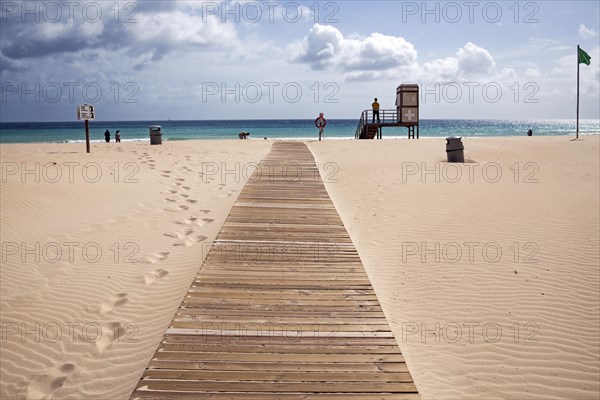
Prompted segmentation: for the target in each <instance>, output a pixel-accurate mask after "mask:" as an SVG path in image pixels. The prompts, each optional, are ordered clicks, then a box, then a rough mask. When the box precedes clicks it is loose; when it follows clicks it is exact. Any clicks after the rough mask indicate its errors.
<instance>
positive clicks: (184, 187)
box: [181, 186, 191, 190]
mask: <svg viewBox="0 0 600 400" xmlns="http://www.w3.org/2000/svg"><path fill="white" fill-rule="evenodd" d="M181 188H182V189H185V190H190V189H191V187H189V186H182V187H181Z"/></svg>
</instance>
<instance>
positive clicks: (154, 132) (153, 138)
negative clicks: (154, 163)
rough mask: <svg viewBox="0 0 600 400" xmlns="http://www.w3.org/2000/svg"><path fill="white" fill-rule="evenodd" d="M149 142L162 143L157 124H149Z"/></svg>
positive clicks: (160, 132)
mask: <svg viewBox="0 0 600 400" xmlns="http://www.w3.org/2000/svg"><path fill="white" fill-rule="evenodd" d="M150 144H162V129H161V127H160V126H159V125H152V126H150Z"/></svg>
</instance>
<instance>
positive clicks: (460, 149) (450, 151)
mask: <svg viewBox="0 0 600 400" xmlns="http://www.w3.org/2000/svg"><path fill="white" fill-rule="evenodd" d="M464 149H465V147H464V146H463V143H462V137H460V136H450V137H447V138H446V155H447V156H448V162H465V154H464Z"/></svg>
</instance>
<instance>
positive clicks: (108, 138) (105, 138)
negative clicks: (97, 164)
mask: <svg viewBox="0 0 600 400" xmlns="http://www.w3.org/2000/svg"><path fill="white" fill-rule="evenodd" d="M104 140H106V143H108V142H110V132H109V131H108V129H107V130H106V132H104Z"/></svg>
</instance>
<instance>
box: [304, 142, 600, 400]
mask: <svg viewBox="0 0 600 400" xmlns="http://www.w3.org/2000/svg"><path fill="white" fill-rule="evenodd" d="M599 142H600V137H599V136H593V137H590V136H587V137H585V138H584V139H583V140H581V141H571V138H567V137H552V138H542V137H533V138H528V137H523V138H494V139H491V138H490V139H487V138H486V139H465V140H464V143H465V146H466V150H465V155H466V157H467V158H468V159H471V160H472V161H476V162H477V163H478V164H474V163H473V164H470V165H469V164H465V165H463V166H461V167H459V168H460V171H461V173H462V176H461V177H458V175H457V172H458V169H457V167H456V166H455V165H450V166H449V165H448V164H447V163H446V162H445V160H446V153H445V141H444V140H443V139H421V140H419V141H407V140H400V141H386V140H384V141H344V142H340V141H328V142H322V143H318V142H316V143H311V144H310V149H311V151H312V152H313V153H314V154H315V156H316V159H317V161H318V162H320V164H321V165H323V166H324V165H326V163H328V162H332V163H334V165H336V167H337V169H338V172H337V173H336V174H335V175H333V176H331V177H330V179H329V180H328V182H326V186H327V190H328V191H329V193H330V195H331V197H332V199H333V201H334V203H335V204H336V207H337V209H338V212H339V213H340V215H341V217H342V220H343V221H344V224H345V225H346V227H347V229H348V230H349V232H350V236H351V237H352V239H353V241H354V243H355V245H356V247H357V248H358V251H359V253H360V256H361V258H362V260H363V263H364V265H365V268H366V269H367V272H368V274H369V277H370V278H371V280H372V282H373V285H374V287H375V290H376V292H377V295H378V297H379V299H380V301H381V302H382V306H383V308H384V311H385V313H386V316H387V318H388V320H389V321H390V323H391V324H392V329H393V330H394V333H395V335H396V338H397V340H398V342H399V344H400V347H401V349H402V351H403V353H404V354H405V356H406V358H407V362H408V366H409V369H410V371H411V373H412V375H413V377H414V379H415V383H416V384H417V387H418V389H419V391H420V393H421V395H422V397H423V398H424V399H432V400H433V399H435V400H439V399H465V398H469V399H482V398H486V399H491V398H502V399H535V398H538V399H540V398H544V399H548V398H557V399H558V398H560V399H598V398H599V396H600V386H599V380H600V375H599V374H600V368H599V367H600V365H599V364H600V355H599V353H600V343H599V342H600V339H599V338H600V322H599V318H600V273H599V269H600V268H599V266H600V256H599V241H600V235H599V232H600V220H599V210H600V204H599V170H600V163H599V159H598V158H599V155H600V151H599ZM436 168H439V170H437V171H439V172H436ZM425 170H427V171H430V173H426V174H424V175H422V172H423V171H425ZM332 171H333V167H332V166H331V165H330V166H329V172H332ZM469 171H472V173H473V174H472V177H470V176H469ZM517 171H518V173H517ZM497 172H500V173H501V174H502V175H501V177H497V176H496V173H497ZM403 173H404V176H403ZM335 180H337V182H335ZM496 180H497V182H495V181H496ZM436 244H437V245H438V246H439V247H438V248H437V249H436ZM484 248H485V250H486V252H485V253H484V252H482V250H484ZM517 248H518V253H517ZM470 249H473V253H472V257H471V260H470V251H469V250H470ZM498 250H500V251H501V252H502V254H498V253H497V251H498ZM459 252H462V254H460V253H459ZM497 254H498V255H497ZM436 256H437V257H439V262H438V261H437V260H436ZM436 324H438V325H437V326H439V328H437V327H436ZM517 328H518V331H517ZM470 332H472V333H470ZM422 333H424V334H423V336H422V335H421V334H422Z"/></svg>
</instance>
